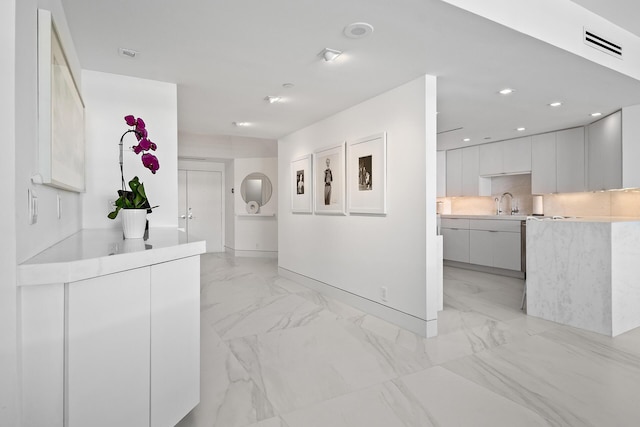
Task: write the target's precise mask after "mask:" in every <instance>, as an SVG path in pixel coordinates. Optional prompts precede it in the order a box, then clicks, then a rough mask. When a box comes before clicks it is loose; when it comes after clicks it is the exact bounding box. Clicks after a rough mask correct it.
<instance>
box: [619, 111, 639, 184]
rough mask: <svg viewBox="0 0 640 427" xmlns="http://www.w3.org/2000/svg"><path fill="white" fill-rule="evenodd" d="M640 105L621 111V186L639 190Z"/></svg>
mask: <svg viewBox="0 0 640 427" xmlns="http://www.w3.org/2000/svg"><path fill="white" fill-rule="evenodd" d="M638 159H640V105H632V106H630V107H624V108H623V109H622V186H623V187H624V188H640V167H638Z"/></svg>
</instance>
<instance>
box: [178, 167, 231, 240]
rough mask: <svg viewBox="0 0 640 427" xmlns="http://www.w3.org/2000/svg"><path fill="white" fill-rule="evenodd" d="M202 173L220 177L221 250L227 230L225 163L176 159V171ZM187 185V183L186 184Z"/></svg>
mask: <svg viewBox="0 0 640 427" xmlns="http://www.w3.org/2000/svg"><path fill="white" fill-rule="evenodd" d="M181 170H183V171H186V172H189V171H203V172H220V174H221V177H222V182H221V183H220V185H221V186H222V192H221V194H222V230H221V231H222V236H221V238H222V248H223V250H224V249H225V247H226V244H225V242H226V235H225V232H226V229H227V220H226V211H227V210H226V209H227V207H226V197H225V196H226V195H225V188H226V183H225V163H223V162H220V161H214V160H208V159H197V160H195V159H186V158H180V157H178V171H181ZM187 185H189V184H188V182H187ZM178 215H180V209H178Z"/></svg>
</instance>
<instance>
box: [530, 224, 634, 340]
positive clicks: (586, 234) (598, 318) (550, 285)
mask: <svg viewBox="0 0 640 427" xmlns="http://www.w3.org/2000/svg"><path fill="white" fill-rule="evenodd" d="M526 247H527V278H526V286H527V314H529V315H531V316H535V317H540V318H542V319H546V320H550V321H553V322H557V323H562V324H564V325H569V326H574V327H577V328H581V329H586V330H589V331H593V332H598V333H601V334H604V335H608V336H616V335H619V334H622V333H624V332H626V331H629V330H631V329H634V328H637V327H638V326H640V220H639V219H633V218H566V219H559V220H552V219H544V220H539V219H535V218H530V219H528V220H527V245H526Z"/></svg>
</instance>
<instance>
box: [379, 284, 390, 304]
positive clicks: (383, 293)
mask: <svg viewBox="0 0 640 427" xmlns="http://www.w3.org/2000/svg"><path fill="white" fill-rule="evenodd" d="M387 291H388V289H387V288H386V286H382V287H381V288H380V299H381V300H382V301H386V300H387Z"/></svg>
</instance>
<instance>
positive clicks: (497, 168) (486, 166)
mask: <svg viewBox="0 0 640 427" xmlns="http://www.w3.org/2000/svg"><path fill="white" fill-rule="evenodd" d="M479 156H480V162H479V163H480V165H479V174H480V175H482V176H491V175H500V174H501V173H502V145H501V143H500V142H492V143H491V144H483V145H480V152H479Z"/></svg>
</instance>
